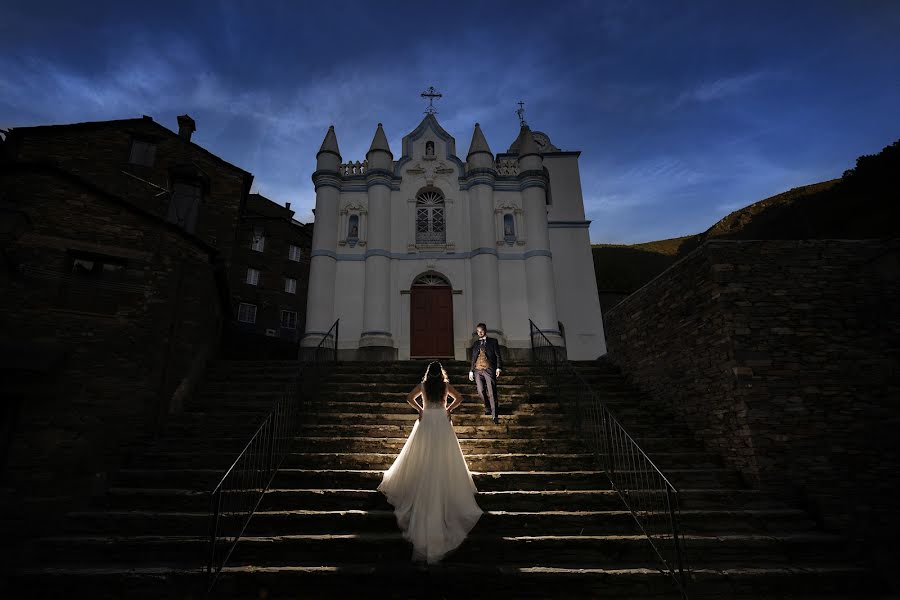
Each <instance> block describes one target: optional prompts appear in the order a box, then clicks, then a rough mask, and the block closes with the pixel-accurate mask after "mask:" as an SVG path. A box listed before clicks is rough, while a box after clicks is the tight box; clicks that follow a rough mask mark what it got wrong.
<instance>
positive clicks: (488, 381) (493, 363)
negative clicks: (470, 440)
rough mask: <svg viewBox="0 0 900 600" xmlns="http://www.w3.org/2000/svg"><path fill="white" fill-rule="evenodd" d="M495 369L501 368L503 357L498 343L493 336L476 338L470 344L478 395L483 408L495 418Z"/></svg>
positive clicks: (472, 368) (496, 398) (496, 399)
mask: <svg viewBox="0 0 900 600" xmlns="http://www.w3.org/2000/svg"><path fill="white" fill-rule="evenodd" d="M497 369H503V358H502V357H501V356H500V344H498V343H497V340H495V339H494V338H490V337H486V338H485V339H484V340H481V339H477V340H475V343H474V344H472V367H471V369H470V371H472V373H473V374H474V375H475V385H476V386H477V387H478V395H479V396H481V400H482V402H484V410H485V411H490V412H491V417H492V418H494V419H496V418H497V401H498V397H497Z"/></svg>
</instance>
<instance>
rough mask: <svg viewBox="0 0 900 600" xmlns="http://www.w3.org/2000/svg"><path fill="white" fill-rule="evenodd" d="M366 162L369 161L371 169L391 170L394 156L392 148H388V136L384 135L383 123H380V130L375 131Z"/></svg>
mask: <svg viewBox="0 0 900 600" xmlns="http://www.w3.org/2000/svg"><path fill="white" fill-rule="evenodd" d="M366 160H368V161H369V168H370V169H390V168H391V163H392V161H393V160H394V155H393V153H392V152H391V148H390V146H388V141H387V136H386V135H385V134H384V129H383V128H382V127H381V123H379V124H378V128H377V129H375V137H373V138H372V145H371V146H369V151H368V152H366Z"/></svg>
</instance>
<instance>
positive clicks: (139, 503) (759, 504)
mask: <svg viewBox="0 0 900 600" xmlns="http://www.w3.org/2000/svg"><path fill="white" fill-rule="evenodd" d="M376 485H377V483H376ZM607 485H608V484H607ZM242 496H243V494H238V493H236V492H235V493H231V494H228V498H227V499H226V500H225V501H226V502H229V503H232V502H235V501H237V500H239V499H241V497H242ZM258 496H259V491H258V490H256V491H254V490H250V491H248V492H247V493H246V496H245V497H247V498H250V497H252V498H254V499H255V498H257V497H258ZM476 500H477V501H478V504H479V506H481V508H482V509H483V510H505V511H516V512H538V511H545V510H568V511H577V510H621V509H623V508H624V505H623V503H622V500H621V499H620V498H619V496H618V494H617V493H616V492H615V491H614V490H611V489H609V488H608V487H607V488H604V489H596V490H591V489H573V490H533V491H523V490H508V491H505V490H498V491H479V492H478V493H477V495H476ZM104 501H105V502H106V504H107V506H108V507H109V508H114V509H117V510H126V509H129V510H139V509H150V508H152V509H157V510H162V509H164V508H165V509H166V510H170V509H171V510H176V511H187V510H208V509H209V506H210V501H211V496H210V490H208V489H206V490H197V489H178V488H159V489H155V488H143V487H141V488H110V490H109V493H108V495H107V496H106V497H105V498H104ZM228 505H229V506H231V505H232V504H228ZM660 505H661V504H660ZM680 506H681V509H682V510H700V509H706V508H719V509H721V508H722V507H723V506H728V507H729V508H730V509H732V510H734V509H739V508H740V509H751V508H777V507H778V504H777V503H774V502H772V500H771V498H770V497H768V496H765V495H755V494H750V493H747V494H742V493H740V492H739V491H738V490H728V489H721V488H714V489H687V490H685V491H683V492H681V495H680ZM260 508H261V509H263V510H297V509H306V510H326V509H327V510H376V509H383V510H388V509H389V508H390V505H389V504H388V503H387V501H386V500H385V498H384V495H383V494H382V493H381V492H379V491H377V490H374V489H335V488H321V489H319V488H313V489H306V488H304V489H294V488H284V487H277V486H273V487H272V488H271V489H269V490H266V492H265V494H264V497H263V500H262V502H261V503H260Z"/></svg>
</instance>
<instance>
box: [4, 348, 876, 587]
mask: <svg viewBox="0 0 900 600" xmlns="http://www.w3.org/2000/svg"><path fill="white" fill-rule="evenodd" d="M446 366H447V367H448V371H449V372H450V376H451V381H452V382H453V384H454V385H455V386H457V387H458V388H459V390H460V391H461V392H462V393H463V394H464V395H465V396H466V401H465V402H464V403H463V405H462V406H461V407H460V408H459V410H458V412H457V413H456V414H455V415H454V418H453V423H454V428H455V429H456V432H457V435H458V436H459V439H460V444H461V446H462V448H463V451H464V453H465V454H466V459H467V461H468V464H469V467H470V469H471V470H472V471H473V475H474V478H475V482H476V485H477V486H478V489H479V493H478V496H477V500H478V503H479V505H480V506H481V507H482V508H483V509H484V510H485V511H486V512H485V514H484V516H483V517H482V519H481V520H480V521H479V523H478V525H476V527H475V529H474V530H473V531H472V533H471V535H470V537H469V538H468V539H467V540H466V542H465V543H464V544H463V545H462V546H461V547H460V548H459V549H458V550H457V551H456V552H455V553H453V554H451V555H450V556H448V557H447V558H446V559H445V561H444V562H443V563H442V564H441V565H438V566H434V567H428V568H426V567H423V566H416V565H413V564H412V563H411V562H410V557H411V547H410V546H409V544H408V543H406V542H405V541H403V540H402V538H401V537H400V533H399V531H398V530H397V526H396V522H395V520H394V516H393V513H392V512H391V507H390V505H388V504H387V503H386V502H385V500H384V498H383V496H382V495H381V494H380V493H379V492H377V491H376V487H377V485H378V483H379V482H380V480H381V472H382V471H383V470H384V469H386V468H387V467H388V466H390V464H391V463H392V462H393V460H394V458H395V457H396V455H397V452H398V451H399V450H400V448H401V447H402V445H403V443H404V441H405V439H406V437H407V436H408V434H409V432H410V430H411V427H412V425H413V422H414V420H415V413H414V412H413V411H412V410H410V408H409V407H408V406H407V405H406V404H405V401H404V397H405V394H406V393H407V392H408V391H409V390H410V389H411V388H412V386H413V385H414V384H415V382H416V381H417V380H418V379H419V378H421V375H422V373H423V372H424V369H425V363H420V362H404V363H392V364H376V363H346V364H342V365H340V366H338V367H337V369H336V372H335V373H334V374H333V375H332V376H331V377H330V379H329V381H328V382H327V383H326V384H325V385H324V387H323V388H322V390H321V394H320V397H319V401H320V410H319V413H318V415H317V416H315V417H311V418H310V419H309V420H308V422H307V423H306V424H305V425H304V427H303V429H302V431H301V433H300V435H299V436H298V437H297V439H296V441H295V444H294V447H293V449H292V452H291V454H290V455H289V456H288V458H287V459H286V461H285V464H284V465H283V468H282V469H281V471H280V472H279V473H278V474H277V475H276V477H275V480H274V481H273V485H272V489H270V490H269V491H268V492H267V493H266V495H265V498H264V499H263V501H262V503H261V505H260V509H259V511H258V512H257V514H256V515H255V516H254V517H253V518H252V520H251V521H250V524H249V526H248V528H247V530H246V532H245V535H244V538H243V539H242V540H241V542H240V543H239V544H238V546H237V548H236V550H235V552H234V554H233V555H232V557H231V560H230V561H229V563H228V566H227V567H226V568H225V570H224V571H223V573H222V575H221V577H220V581H219V582H218V584H217V587H216V591H215V594H214V597H222V598H318V597H326V596H327V597H332V598H343V597H351V596H359V595H363V594H364V595H366V596H369V597H383V598H443V597H450V596H458V595H462V594H465V595H466V596H469V597H490V598H501V597H515V598H520V597H534V598H540V597H565V598H579V597H616V598H649V597H677V594H675V593H674V592H673V586H672V584H671V581H670V579H669V578H668V576H667V575H665V574H662V573H660V572H659V571H658V564H657V561H656V559H655V555H654V554H653V553H652V550H651V549H650V546H649V544H648V543H647V541H646V539H645V538H644V537H643V536H642V535H640V533H639V531H638V529H637V527H636V525H635V522H634V519H633V518H632V516H631V515H630V514H629V513H628V512H627V511H626V510H625V509H624V506H623V505H622V503H621V501H620V499H619V498H618V496H617V495H616V494H615V492H614V491H613V490H611V489H610V485H609V482H608V480H606V478H605V476H604V474H603V473H602V472H600V471H597V470H595V469H594V468H593V466H592V459H591V456H590V455H589V454H586V453H585V448H584V447H583V446H582V444H581V443H580V442H579V440H578V439H577V436H575V435H574V430H573V428H572V423H571V418H570V416H569V413H568V412H567V411H566V407H565V406H564V405H563V404H561V402H564V401H565V395H566V393H565V386H563V387H561V388H558V389H548V387H547V386H546V385H545V384H544V382H543V380H542V379H541V378H540V377H539V375H538V373H537V371H536V370H535V369H534V368H532V367H530V366H528V365H512V366H510V367H509V368H508V369H507V370H506V371H505V373H504V376H503V377H502V378H501V379H500V395H501V417H500V424H499V425H494V424H493V423H491V421H490V419H489V417H486V416H483V414H482V406H481V403H480V401H479V400H478V399H477V396H476V394H475V389H474V385H473V384H470V383H469V382H468V381H467V380H466V378H465V374H466V372H467V370H468V367H467V365H466V364H464V363H454V362H451V363H448V364H447V365H446ZM293 368H294V365H293V364H292V363H289V362H277V361H271V362H249V361H247V362H240V361H220V362H217V363H214V364H213V365H212V366H211V368H210V370H209V372H208V373H207V376H206V381H205V383H204V385H203V386H202V389H201V391H200V394H199V395H198V397H197V398H195V399H194V401H193V402H192V403H191V404H190V406H189V407H188V408H187V410H186V412H185V413H184V414H183V415H180V416H179V417H177V418H175V419H174V420H173V421H172V422H171V423H169V424H168V425H167V427H166V430H165V432H164V435H163V436H162V437H161V439H160V440H158V441H157V442H156V443H154V444H153V445H151V446H150V447H148V448H147V449H146V452H144V453H143V454H142V455H141V456H140V458H138V459H136V460H135V461H133V462H132V464H129V465H127V466H126V467H125V468H123V469H122V470H121V471H120V472H119V473H118V474H117V476H116V478H115V480H114V483H113V486H112V487H111V488H110V489H109V491H108V494H107V495H106V498H105V500H104V502H103V504H102V505H99V506H96V507H95V508H92V509H91V510H87V511H79V512H73V513H70V514H69V515H68V517H67V519H66V525H65V529H64V530H63V531H60V532H59V534H58V535H54V536H50V537H45V538H42V539H39V540H37V541H36V542H35V543H34V544H32V545H31V547H30V548H29V552H27V553H25V554H24V555H23V559H22V561H21V564H20V565H18V566H17V567H16V569H15V572H14V574H13V577H12V578H11V580H10V582H9V583H10V585H12V586H14V587H16V588H17V589H18V590H20V593H21V596H10V597H28V598H43V597H47V598H51V597H52V598H56V597H59V598H64V597H65V598H80V597H91V598H110V599H111V598H154V599H160V598H200V597H202V591H201V588H202V584H203V581H204V577H203V573H202V570H203V569H204V567H205V564H204V561H205V560H206V557H207V543H208V541H207V532H208V512H207V511H208V506H209V492H210V490H211V489H212V488H213V487H214V486H215V484H216V483H217V482H218V480H219V479H220V478H221V476H222V474H223V472H224V470H225V469H226V468H227V467H228V466H230V464H231V463H232V461H233V460H234V458H235V457H236V456H237V454H238V452H239V451H240V449H241V448H242V447H243V446H244V444H245V443H246V441H247V439H248V437H249V435H250V434H251V433H252V431H254V430H255V428H256V425H257V424H258V422H259V421H260V420H261V419H262V417H263V416H264V415H265V413H266V412H267V410H268V409H269V408H270V407H271V405H272V402H273V401H274V400H275V399H276V398H277V397H278V395H279V394H280V393H281V391H282V390H283V388H284V386H285V384H286V382H287V380H288V379H289V377H290V376H291V374H292V372H293ZM579 370H580V371H581V372H582V373H583V374H584V376H585V377H586V378H587V379H589V380H590V382H591V383H592V385H593V386H594V387H595V389H596V390H598V391H599V392H600V393H601V394H602V395H603V397H604V398H605V399H606V401H607V402H608V403H609V405H610V406H611V408H612V409H613V410H614V412H615V413H616V414H617V415H618V416H619V417H620V419H621V420H622V422H623V423H624V424H626V426H628V428H629V431H630V432H631V433H632V435H633V436H634V437H635V438H636V439H637V440H638V441H639V442H640V444H641V445H642V447H643V448H644V449H645V451H647V453H648V454H649V455H650V456H651V457H652V458H653V459H654V460H655V461H656V462H657V464H658V465H659V466H660V468H661V469H662V470H663V471H664V473H665V474H666V475H667V476H668V477H669V478H670V479H671V480H672V481H673V482H674V483H675V485H676V486H678V487H679V489H680V490H681V494H682V500H681V509H682V513H681V516H682V527H683V533H684V534H685V543H686V547H687V552H688V561H689V566H690V567H691V569H692V581H691V584H690V588H689V592H690V596H691V597H692V598H727V597H736V596H745V597H753V598H810V599H811V598H825V597H829V598H838V597H840V598H881V597H889V596H887V595H886V594H885V593H884V592H883V588H882V587H881V584H880V582H879V581H878V580H877V579H876V578H875V577H873V575H872V573H870V572H869V571H868V570H867V569H866V568H864V567H863V566H859V565H855V564H854V563H853V561H852V560H851V558H850V557H848V556H847V555H846V553H845V551H844V545H843V541H842V540H841V538H839V537H837V536H834V535H830V534H827V533H823V532H821V531H818V530H817V529H816V527H815V524H814V523H813V522H812V521H811V519H810V518H809V517H808V516H807V515H806V514H805V513H804V512H802V511H801V510H798V509H795V508H790V507H786V506H784V505H782V504H780V503H779V502H778V501H776V500H775V499H774V498H772V497H769V496H767V495H766V494H764V493H761V492H758V491H754V490H749V489H744V487H743V486H742V485H741V482H740V480H739V478H738V476H737V474H736V473H735V472H733V471H732V470H730V469H727V468H724V467H723V466H722V464H721V463H720V462H719V461H718V460H717V459H716V457H714V456H711V455H710V454H708V453H706V452H704V451H703V449H702V448H701V447H700V446H699V445H698V444H697V443H696V442H695V441H693V439H692V438H691V437H690V436H689V435H687V433H686V432H685V431H684V430H683V429H681V428H680V427H678V426H677V425H676V424H674V419H673V417H672V415H671V413H670V411H669V410H667V409H666V407H664V406H662V405H660V404H658V403H655V402H654V401H652V400H651V399H649V398H647V397H645V396H643V395H641V394H639V393H637V392H635V390H633V389H631V388H629V386H628V385H627V383H626V382H625V380H624V378H623V377H622V376H621V374H620V373H618V372H617V371H616V370H615V369H614V368H613V367H612V366H610V365H608V364H606V363H605V362H603V361H598V362H594V363H589V364H581V365H580V366H579ZM557 394H558V395H559V397H557Z"/></svg>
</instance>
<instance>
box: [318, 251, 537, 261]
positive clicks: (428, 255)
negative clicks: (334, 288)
mask: <svg viewBox="0 0 900 600" xmlns="http://www.w3.org/2000/svg"><path fill="white" fill-rule="evenodd" d="M481 254H488V255H493V256H496V257H497V259H498V260H527V259H529V258H531V257H533V256H547V257H549V258H553V254H552V253H551V252H550V251H549V250H529V251H528V252H525V253H523V254H506V253H500V252H497V251H496V250H495V249H493V248H476V249H475V250H472V251H471V252H454V253H452V254H451V253H449V252H415V253H403V252H389V251H387V250H383V249H380V248H370V249H369V250H366V252H365V254H337V253H335V252H332V251H331V250H313V251H312V253H311V255H312V256H313V257H316V256H327V257H329V258H333V259H335V260H339V261H364V260H366V259H367V258H368V257H370V256H384V257H386V258H390V259H391V260H428V259H437V260H459V259H466V258H472V257H473V256H478V255H481Z"/></svg>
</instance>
